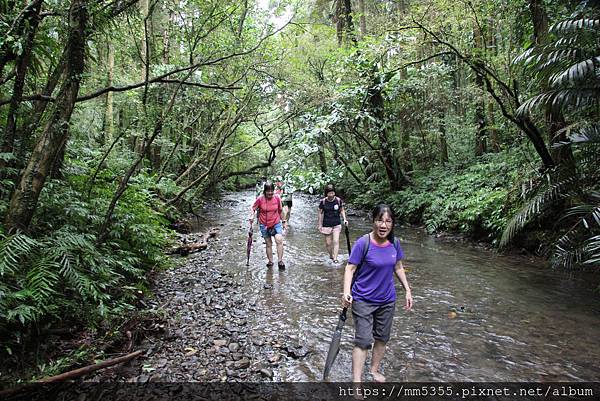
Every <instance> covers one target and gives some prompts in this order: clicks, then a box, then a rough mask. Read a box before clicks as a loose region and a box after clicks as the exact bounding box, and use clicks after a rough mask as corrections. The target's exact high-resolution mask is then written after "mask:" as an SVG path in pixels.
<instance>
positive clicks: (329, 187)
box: [325, 184, 335, 196]
mask: <svg viewBox="0 0 600 401" xmlns="http://www.w3.org/2000/svg"><path fill="white" fill-rule="evenodd" d="M331 191H333V192H335V186H334V185H333V184H327V185H325V196H327V193H328V192H331Z"/></svg>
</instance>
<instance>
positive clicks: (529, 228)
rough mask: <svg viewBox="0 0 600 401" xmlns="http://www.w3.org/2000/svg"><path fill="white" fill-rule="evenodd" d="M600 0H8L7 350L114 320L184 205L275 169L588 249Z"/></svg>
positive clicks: (1, 100) (3, 54) (458, 224)
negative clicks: (49, 333)
mask: <svg viewBox="0 0 600 401" xmlns="http://www.w3.org/2000/svg"><path fill="white" fill-rule="evenodd" d="M598 3H599V2H598V1H568V0H559V1H549V0H480V1H469V0H453V1H450V0H427V1H416V0H373V1H366V0H329V1H327V0H310V1H291V0H281V1H274V0H271V1H266V0H265V1H257V2H255V1H250V0H244V1H238V0H236V1H233V0H219V1H216V0H186V1H180V0H69V1H65V0H56V1H45V0H26V1H23V2H15V1H13V0H3V1H2V2H0V11H1V16H0V33H1V35H0V88H1V92H0V93H1V94H0V121H1V128H2V131H1V132H2V134H1V137H0V139H1V144H0V146H1V149H0V182H1V187H0V215H1V216H2V223H1V225H0V338H2V342H1V344H2V349H0V354H1V355H3V358H4V357H10V356H11V355H12V356H13V357H14V356H15V355H18V354H19V353H21V352H23V349H24V348H25V347H26V346H27V344H30V342H31V339H32V338H36V336H38V335H40V333H43V332H44V331H47V330H51V329H54V328H56V327H65V326H73V327H88V328H93V329H95V330H99V331H102V330H104V331H107V330H108V331H109V330H110V327H111V326H110V322H112V321H113V320H114V319H116V318H119V317H122V316H124V315H126V314H127V313H128V311H130V310H132V309H133V308H134V305H135V303H136V301H137V300H138V299H139V297H140V296H141V294H145V293H146V292H147V289H146V285H147V280H148V276H149V273H150V272H152V271H154V270H155V269H158V268H163V267H166V266H168V264H169V259H168V258H167V257H166V256H165V255H164V248H165V246H166V245H167V244H168V243H169V241H170V238H171V235H172V228H171V225H172V223H173V222H174V221H175V220H177V219H178V218H180V217H181V216H183V215H185V214H186V213H190V212H193V211H194V209H195V208H197V207H199V206H200V205H201V204H202V202H203V199H206V197H207V196H209V195H210V194H212V193H216V192H218V191H220V190H234V189H239V188H245V187H249V186H252V187H253V186H254V184H255V183H256V181H257V180H258V179H260V178H261V177H264V176H270V175H274V174H281V175H284V176H285V178H286V180H288V181H289V182H290V183H291V184H292V185H293V186H294V187H295V188H296V190H298V191H306V192H318V193H320V192H321V188H322V187H323V185H324V184H325V183H327V182H334V183H335V184H336V185H337V187H338V188H339V189H340V192H341V193H342V194H343V196H344V198H345V199H346V200H347V201H349V202H350V203H352V204H354V205H355V206H370V205H372V204H373V203H374V202H376V201H382V200H385V201H387V202H390V203H391V204H392V205H393V206H394V207H395V208H396V210H397V212H398V214H399V215H400V217H401V218H402V220H403V221H405V222H408V223H414V224H422V225H424V226H426V227H427V230H429V231H430V232H432V233H433V232H440V231H451V232H461V233H464V234H466V235H468V236H470V237H472V238H474V239H476V240H483V241H487V242H489V243H491V244H493V245H494V246H497V247H499V248H504V249H506V248H511V247H516V248H526V249H528V250H529V251H533V252H538V253H540V254H543V255H544V256H547V257H548V258H549V259H550V260H551V263H552V264H553V265H554V266H557V267H561V268H567V269H579V268H582V267H588V268H592V269H594V268H597V267H598V265H599V263H600V184H599V182H600V169H599V168H598V166H599V163H598V162H599V160H600V153H599V152H598V150H599V142H600V125H599V120H598V118H599V117H600V104H599V100H600V8H599V4H598ZM45 373H46V372H45V371H44V369H40V371H39V372H37V374H39V375H43V374H45Z"/></svg>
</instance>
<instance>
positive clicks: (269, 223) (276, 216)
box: [248, 182, 287, 270]
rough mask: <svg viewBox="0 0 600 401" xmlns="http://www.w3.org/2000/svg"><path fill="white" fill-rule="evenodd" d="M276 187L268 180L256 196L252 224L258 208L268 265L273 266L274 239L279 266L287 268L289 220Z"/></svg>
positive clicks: (251, 217)
mask: <svg viewBox="0 0 600 401" xmlns="http://www.w3.org/2000/svg"><path fill="white" fill-rule="evenodd" d="M274 191H275V187H274V185H273V184H272V183H270V182H267V183H265V186H264V187H263V194H262V195H261V196H259V197H258V198H256V200H255V201H254V204H253V205H252V207H251V208H250V218H249V219H248V220H249V221H250V224H252V222H253V221H254V216H255V213H256V210H257V209H258V211H259V214H258V226H259V228H260V233H261V234H262V236H263V238H264V239H265V243H266V252H267V259H268V262H267V267H272V266H273V239H272V237H275V244H276V247H277V260H278V263H277V266H279V269H281V270H283V269H285V263H283V230H284V229H286V230H287V222H286V221H285V220H283V207H282V204H281V198H279V196H277V195H274ZM282 223H283V224H282Z"/></svg>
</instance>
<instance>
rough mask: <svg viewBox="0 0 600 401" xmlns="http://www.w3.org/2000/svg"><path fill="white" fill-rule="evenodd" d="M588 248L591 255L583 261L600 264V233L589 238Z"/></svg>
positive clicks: (589, 263)
mask: <svg viewBox="0 0 600 401" xmlns="http://www.w3.org/2000/svg"><path fill="white" fill-rule="evenodd" d="M586 248H587V251H588V253H589V255H590V256H589V258H588V259H586V260H585V261H584V262H583V263H584V264H588V265H595V264H600V235H596V236H594V237H591V238H589V239H588V241H587V244H586Z"/></svg>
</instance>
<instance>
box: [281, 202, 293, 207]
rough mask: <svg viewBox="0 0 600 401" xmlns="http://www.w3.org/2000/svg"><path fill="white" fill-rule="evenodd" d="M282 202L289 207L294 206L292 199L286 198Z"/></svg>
mask: <svg viewBox="0 0 600 401" xmlns="http://www.w3.org/2000/svg"><path fill="white" fill-rule="evenodd" d="M281 203H282V204H283V206H287V207H289V208H291V207H292V201H291V200H284V201H281Z"/></svg>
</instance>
